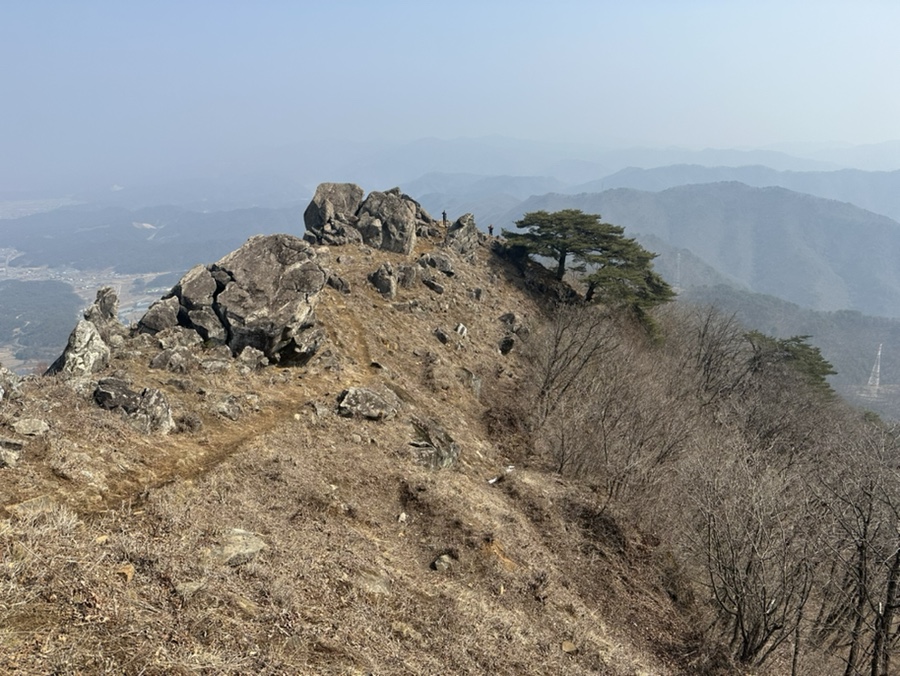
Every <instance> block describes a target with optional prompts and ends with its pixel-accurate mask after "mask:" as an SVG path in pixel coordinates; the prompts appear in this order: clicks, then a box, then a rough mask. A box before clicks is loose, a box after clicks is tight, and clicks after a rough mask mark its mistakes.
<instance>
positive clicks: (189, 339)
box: [155, 326, 203, 350]
mask: <svg viewBox="0 0 900 676" xmlns="http://www.w3.org/2000/svg"><path fill="white" fill-rule="evenodd" d="M155 338H156V339H157V340H158V341H159V346H160V347H161V348H163V349H164V350H169V349H173V348H176V347H187V348H191V347H195V346H197V345H199V344H200V343H202V342H203V339H202V338H201V337H200V335H199V334H198V333H197V332H196V331H192V330H191V329H186V328H184V327H183V326H173V327H171V328H168V329H164V330H162V331H160V332H159V333H157V334H156V336H155Z"/></svg>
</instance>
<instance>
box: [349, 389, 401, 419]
mask: <svg viewBox="0 0 900 676" xmlns="http://www.w3.org/2000/svg"><path fill="white" fill-rule="evenodd" d="M399 409H400V400H399V399H397V396H396V395H394V394H393V393H388V392H385V393H384V394H380V393H378V392H375V391H374V390H370V389H367V388H365V387H351V388H349V389H346V390H344V391H343V392H342V393H341V396H340V399H339V401H338V413H340V414H341V415H342V416H346V417H350V418H354V417H355V418H367V419H369V420H387V419H388V418H391V417H393V416H394V415H395V414H396V413H397V411H398V410H399Z"/></svg>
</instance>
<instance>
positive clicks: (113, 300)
mask: <svg viewBox="0 0 900 676" xmlns="http://www.w3.org/2000/svg"><path fill="white" fill-rule="evenodd" d="M84 318H85V319H86V320H87V321H89V322H91V324H93V325H94V326H96V327H97V331H99V333H100V337H101V338H103V340H104V342H106V343H107V344H108V343H109V342H110V339H111V338H112V337H113V336H116V335H118V336H124V335H125V333H126V329H125V327H124V326H123V325H122V322H120V321H119V296H118V295H117V294H116V291H115V289H113V288H112V287H111V286H104V287H103V288H102V289H100V290H99V291H97V297H96V298H95V299H94V302H93V304H92V305H91V306H90V307H89V308H88V309H87V310H85V311H84Z"/></svg>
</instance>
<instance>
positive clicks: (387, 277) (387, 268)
mask: <svg viewBox="0 0 900 676" xmlns="http://www.w3.org/2000/svg"><path fill="white" fill-rule="evenodd" d="M369 282H371V284H372V286H374V287H375V288H376V289H378V292H379V293H380V294H381V295H382V296H384V297H385V298H393V297H394V296H396V295H397V278H396V277H395V276H394V267H393V266H392V265H391V264H390V263H382V264H381V267H379V268H378V269H377V270H376V271H375V272H373V273H372V274H370V275H369Z"/></svg>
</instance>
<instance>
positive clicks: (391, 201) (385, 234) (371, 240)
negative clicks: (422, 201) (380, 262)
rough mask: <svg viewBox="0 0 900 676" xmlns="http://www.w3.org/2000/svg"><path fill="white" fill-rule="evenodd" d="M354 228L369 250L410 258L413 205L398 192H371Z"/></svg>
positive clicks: (412, 202)
mask: <svg viewBox="0 0 900 676" xmlns="http://www.w3.org/2000/svg"><path fill="white" fill-rule="evenodd" d="M356 227H357V228H359V232H360V234H362V238H363V241H364V242H365V243H366V244H368V245H369V246H371V247H375V248H376V249H384V250H385V251H395V252H397V253H402V254H409V253H411V252H412V250H413V247H414V246H415V245H416V202H415V201H414V200H413V199H411V198H410V197H407V196H406V195H404V194H402V193H401V192H400V189H399V188H394V189H392V190H388V191H387V192H378V191H374V190H373V191H372V192H371V193H369V196H368V197H367V198H366V200H365V201H364V202H363V203H362V205H361V206H360V208H359V223H358V224H357V226H356Z"/></svg>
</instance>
